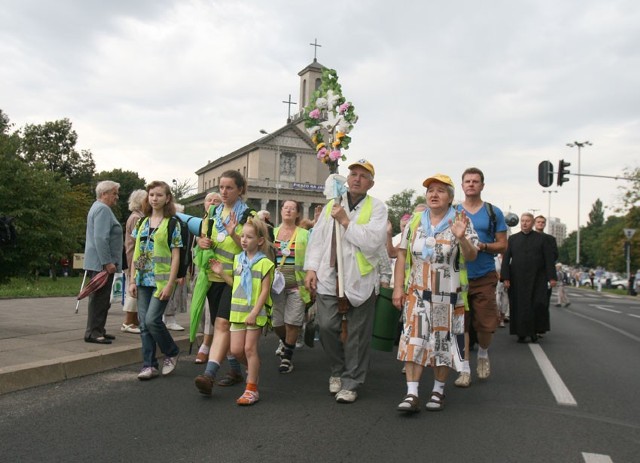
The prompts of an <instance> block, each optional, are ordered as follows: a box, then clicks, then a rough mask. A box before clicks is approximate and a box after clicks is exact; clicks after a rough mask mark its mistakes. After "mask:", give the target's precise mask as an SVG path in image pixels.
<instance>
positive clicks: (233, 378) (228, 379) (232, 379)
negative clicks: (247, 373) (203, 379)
mask: <svg viewBox="0 0 640 463" xmlns="http://www.w3.org/2000/svg"><path fill="white" fill-rule="evenodd" d="M243 381H244V377H243V376H242V374H241V373H235V372H233V371H229V372H227V374H226V375H224V377H223V378H222V379H219V380H217V381H216V384H217V385H218V386H222V387H226V386H233V385H234V384H238V383H242V382H243Z"/></svg>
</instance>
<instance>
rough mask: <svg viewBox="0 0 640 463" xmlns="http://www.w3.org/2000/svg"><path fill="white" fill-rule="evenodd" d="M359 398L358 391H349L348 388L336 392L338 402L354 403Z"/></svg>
mask: <svg viewBox="0 0 640 463" xmlns="http://www.w3.org/2000/svg"><path fill="white" fill-rule="evenodd" d="M357 398H358V393H357V392H356V391H349V390H347V389H342V390H341V391H339V392H338V393H337V394H336V402H338V403H341V404H352V403H353V402H355V401H356V399H357Z"/></svg>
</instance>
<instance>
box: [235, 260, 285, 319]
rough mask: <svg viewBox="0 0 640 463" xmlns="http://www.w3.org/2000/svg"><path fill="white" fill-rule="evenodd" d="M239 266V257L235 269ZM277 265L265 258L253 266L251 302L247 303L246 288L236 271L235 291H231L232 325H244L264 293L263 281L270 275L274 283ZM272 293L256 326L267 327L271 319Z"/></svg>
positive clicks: (262, 309) (259, 315) (261, 311)
mask: <svg viewBox="0 0 640 463" xmlns="http://www.w3.org/2000/svg"><path fill="white" fill-rule="evenodd" d="M237 266H238V256H236V257H235V259H234V263H233V267H234V269H235V268H237ZM274 268H275V264H274V263H273V261H272V260H271V259H269V258H268V257H265V258H263V259H260V260H259V261H258V262H256V263H255V264H253V267H251V301H247V295H246V293H245V291H244V288H243V287H242V285H241V284H240V281H241V278H240V276H239V275H236V274H235V273H236V272H235V271H234V272H233V273H234V277H233V289H232V290H231V314H230V315H229V321H230V322H231V323H244V322H245V320H246V319H247V316H248V315H249V312H251V310H252V309H253V307H254V306H255V303H256V301H257V299H258V296H260V292H261V291H262V280H263V279H264V278H265V277H266V275H267V274H269V277H270V278H271V281H272V282H273V271H274ZM271 305H272V301H271V291H269V295H268V296H267V300H266V301H265V303H264V305H263V306H262V308H261V309H260V313H259V314H258V316H257V317H256V325H258V326H265V325H266V324H267V322H268V321H269V318H270V317H271Z"/></svg>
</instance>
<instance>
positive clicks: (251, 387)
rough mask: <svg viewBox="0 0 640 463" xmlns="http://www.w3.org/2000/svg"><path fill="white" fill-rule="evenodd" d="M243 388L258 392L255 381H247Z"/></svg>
mask: <svg viewBox="0 0 640 463" xmlns="http://www.w3.org/2000/svg"><path fill="white" fill-rule="evenodd" d="M245 389H246V390H247V391H253V392H258V385H257V384H256V383H247V387H246V388H245Z"/></svg>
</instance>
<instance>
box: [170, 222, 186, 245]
mask: <svg viewBox="0 0 640 463" xmlns="http://www.w3.org/2000/svg"><path fill="white" fill-rule="evenodd" d="M177 222H178V218H177V217H176V216H173V217H171V218H170V219H169V227H168V230H167V245H168V246H169V250H171V241H172V238H173V232H174V231H175V229H176V223H177ZM183 244H184V243H183Z"/></svg>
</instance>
